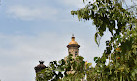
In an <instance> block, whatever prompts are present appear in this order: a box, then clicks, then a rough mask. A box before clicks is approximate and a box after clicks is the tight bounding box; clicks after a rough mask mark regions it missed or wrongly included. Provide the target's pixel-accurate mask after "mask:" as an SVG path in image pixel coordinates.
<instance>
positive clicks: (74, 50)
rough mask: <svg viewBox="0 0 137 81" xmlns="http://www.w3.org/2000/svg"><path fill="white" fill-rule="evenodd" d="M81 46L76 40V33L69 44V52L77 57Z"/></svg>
mask: <svg viewBox="0 0 137 81" xmlns="http://www.w3.org/2000/svg"><path fill="white" fill-rule="evenodd" d="M79 47H80V45H79V44H78V43H77V42H76V41H75V37H74V35H72V38H71V42H70V43H69V44H68V45H67V48H68V53H69V54H72V55H73V57H74V58H75V57H76V56H78V55H79Z"/></svg>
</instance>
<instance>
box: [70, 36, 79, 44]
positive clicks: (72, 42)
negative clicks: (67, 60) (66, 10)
mask: <svg viewBox="0 0 137 81" xmlns="http://www.w3.org/2000/svg"><path fill="white" fill-rule="evenodd" d="M74 44H75V45H78V43H77V42H76V41H75V37H74V36H72V40H71V42H70V43H69V45H74Z"/></svg>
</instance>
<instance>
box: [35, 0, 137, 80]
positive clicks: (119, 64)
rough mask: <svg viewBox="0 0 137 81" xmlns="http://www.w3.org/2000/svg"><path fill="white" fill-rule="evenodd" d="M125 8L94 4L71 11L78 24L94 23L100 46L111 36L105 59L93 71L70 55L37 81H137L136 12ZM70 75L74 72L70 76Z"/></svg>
mask: <svg viewBox="0 0 137 81" xmlns="http://www.w3.org/2000/svg"><path fill="white" fill-rule="evenodd" d="M83 1H85V0H83ZM125 5H126V4H125V2H124V1H122V0H95V1H94V2H93V3H91V2H90V1H89V3H88V4H87V5H86V6H85V7H84V8H81V9H79V10H76V11H71V14H72V15H77V16H78V18H79V20H82V19H83V20H87V21H88V20H93V24H94V25H95V26H96V29H97V32H96V33H95V42H96V43H97V45H99V42H100V39H101V37H102V36H103V35H104V32H105V31H106V30H109V32H110V33H111V34H112V36H111V38H110V40H107V41H106V49H105V50H104V53H103V55H102V57H95V58H94V61H95V62H96V66H95V67H90V65H91V64H90V63H88V64H87V63H86V62H85V61H83V57H81V56H78V57H77V58H72V56H71V55H69V56H68V57H67V59H66V60H63V59H62V60H61V61H59V62H58V63H57V62H56V61H53V62H51V63H50V65H49V67H48V68H46V69H44V70H43V71H42V72H40V73H38V74H37V80H39V81H46V80H51V81H62V80H63V81H79V80H80V79H82V78H84V76H85V75H87V77H86V78H87V81H137V19H136V17H137V16H136V13H135V9H137V8H136V7H135V6H134V7H133V5H131V6H128V7H124V6H125ZM133 10H134V11H133ZM107 59H109V64H108V65H106V60H107ZM85 64H86V65H85ZM69 71H72V72H70V73H67V72H69Z"/></svg>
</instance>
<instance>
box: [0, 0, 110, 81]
mask: <svg viewBox="0 0 137 81" xmlns="http://www.w3.org/2000/svg"><path fill="white" fill-rule="evenodd" d="M83 6H84V5H83V3H82V0H52V1H51V0H2V2H1V6H0V14H1V15H0V80H2V81H35V71H34V67H35V66H36V65H38V64H39V63H38V61H39V60H43V61H45V63H44V64H45V65H48V63H49V62H50V61H53V60H60V59H62V58H64V57H65V56H67V55H68V52H67V47H66V46H67V44H68V43H69V42H70V41H71V36H72V34H75V37H76V41H77V42H78V43H79V44H80V45H81V47H80V55H81V56H83V57H84V58H85V60H87V61H88V62H93V58H94V57H95V56H101V53H102V52H103V50H104V49H105V48H104V47H105V43H104V42H105V40H107V39H109V36H110V34H109V35H105V36H104V37H103V38H102V40H101V45H100V47H98V46H97V45H96V44H95V42H94V34H95V31H96V30H95V27H94V25H93V24H92V21H85V22H84V21H79V20H78V18H77V16H72V15H71V14H70V11H71V10H77V9H79V8H81V7H83ZM93 65H95V64H94V63H93Z"/></svg>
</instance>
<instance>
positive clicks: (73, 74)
mask: <svg viewBox="0 0 137 81" xmlns="http://www.w3.org/2000/svg"><path fill="white" fill-rule="evenodd" d="M83 59H84V58H83V57H81V56H77V57H76V58H73V57H72V55H71V54H70V55H69V56H68V57H66V58H65V60H64V59H62V60H60V61H58V63H57V61H53V62H50V64H49V66H48V67H47V68H45V69H44V70H42V71H41V72H39V73H37V76H36V80H37V81H48V80H51V81H81V79H82V78H83V77H84V76H85V72H86V70H87V69H88V68H89V66H91V64H90V63H87V62H85V61H83ZM85 63H86V65H85Z"/></svg>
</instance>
